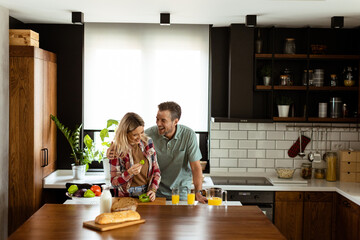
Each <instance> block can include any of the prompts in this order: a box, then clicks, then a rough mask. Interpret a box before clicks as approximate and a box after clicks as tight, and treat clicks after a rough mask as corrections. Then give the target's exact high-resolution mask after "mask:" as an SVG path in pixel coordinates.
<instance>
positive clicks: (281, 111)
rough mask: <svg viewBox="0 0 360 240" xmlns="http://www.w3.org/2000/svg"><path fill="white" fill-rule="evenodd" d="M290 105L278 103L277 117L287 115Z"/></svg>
mask: <svg viewBox="0 0 360 240" xmlns="http://www.w3.org/2000/svg"><path fill="white" fill-rule="evenodd" d="M289 109H290V105H278V112H279V117H288V116H289Z"/></svg>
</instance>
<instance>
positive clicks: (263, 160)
mask: <svg viewBox="0 0 360 240" xmlns="http://www.w3.org/2000/svg"><path fill="white" fill-rule="evenodd" d="M300 125H301V126H303V125H305V126H309V127H307V128H306V130H307V132H305V133H304V134H305V135H306V136H308V137H311V136H310V135H311V134H310V130H311V127H312V126H319V125H320V126H322V127H327V128H326V129H325V128H321V130H322V131H324V132H325V131H327V136H326V137H325V136H323V138H322V141H321V143H320V144H319V148H320V149H321V150H322V153H324V152H325V150H326V151H329V150H331V151H337V150H340V149H348V148H349V147H351V148H353V149H354V150H360V133H359V130H358V129H357V128H356V127H357V124H327V123H326V124H320V123H319V124H318V123H314V124H312V123H296V124H294V123H227V122H223V123H213V122H212V123H211V131H210V166H211V170H210V173H214V174H216V173H219V174H221V173H228V172H233V173H237V172H238V173H242V172H273V171H275V170H274V168H275V167H295V168H300V167H301V164H302V163H304V162H308V160H307V156H306V157H304V158H301V157H299V156H296V157H295V158H290V157H289V156H288V150H289V148H290V147H291V146H292V145H293V144H294V143H295V141H296V140H297V139H298V129H299V127H298V126H300ZM286 126H288V127H286ZM293 126H295V127H293ZM349 126H351V127H353V128H349ZM314 140H315V141H314ZM316 140H317V135H316V136H315V139H314V137H313V138H312V141H311V142H310V143H309V144H308V145H307V147H306V149H305V153H306V154H308V153H309V152H310V151H313V152H314V151H315V150H316V149H315V148H316ZM325 140H326V142H327V146H325V145H326V143H325Z"/></svg>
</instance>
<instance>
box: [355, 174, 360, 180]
mask: <svg viewBox="0 0 360 240" xmlns="http://www.w3.org/2000/svg"><path fill="white" fill-rule="evenodd" d="M356 182H360V173H356Z"/></svg>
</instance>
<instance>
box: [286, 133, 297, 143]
mask: <svg viewBox="0 0 360 240" xmlns="http://www.w3.org/2000/svg"><path fill="white" fill-rule="evenodd" d="M298 138H299V133H298V132H291V131H287V132H285V140H293V141H294V140H296V139H298Z"/></svg>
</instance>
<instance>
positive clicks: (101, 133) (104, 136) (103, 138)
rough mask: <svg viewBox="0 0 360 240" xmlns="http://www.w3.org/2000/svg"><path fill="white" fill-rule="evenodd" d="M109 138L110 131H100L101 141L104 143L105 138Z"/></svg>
mask: <svg viewBox="0 0 360 240" xmlns="http://www.w3.org/2000/svg"><path fill="white" fill-rule="evenodd" d="M107 137H109V129H107V128H104V129H103V130H101V131H100V138H101V141H103V142H104V140H105V138H107Z"/></svg>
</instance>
